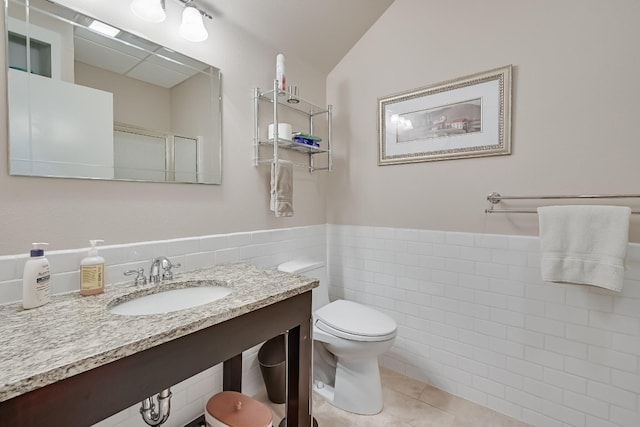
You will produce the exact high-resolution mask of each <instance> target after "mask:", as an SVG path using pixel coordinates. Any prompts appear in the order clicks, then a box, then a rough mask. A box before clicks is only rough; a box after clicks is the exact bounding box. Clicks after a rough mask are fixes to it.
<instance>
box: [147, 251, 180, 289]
mask: <svg viewBox="0 0 640 427" xmlns="http://www.w3.org/2000/svg"><path fill="white" fill-rule="evenodd" d="M178 267H180V264H179V263H177V264H173V263H172V262H171V261H169V258H167V257H165V256H159V257H156V258H154V259H153V261H151V268H150V269H149V283H160V282H161V281H163V280H171V279H173V271H171V269H172V268H178ZM160 269H162V272H160Z"/></svg>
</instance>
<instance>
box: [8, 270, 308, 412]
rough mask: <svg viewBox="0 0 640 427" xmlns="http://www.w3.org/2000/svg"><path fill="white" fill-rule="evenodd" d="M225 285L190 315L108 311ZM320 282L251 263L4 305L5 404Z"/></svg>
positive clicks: (183, 311)
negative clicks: (173, 292)
mask: <svg viewBox="0 0 640 427" xmlns="http://www.w3.org/2000/svg"><path fill="white" fill-rule="evenodd" d="M198 285H219V286H225V287H227V288H230V289H232V292H231V294H229V295H227V296H226V297H224V298H222V299H219V300H217V301H214V302H210V303H208V304H205V305H201V306H198V307H195V308H192V309H186V310H181V311H175V312H171V313H163V314H152V315H144V316H122V315H117V314H112V313H110V312H109V311H108V307H110V306H111V305H113V304H114V303H117V302H122V301H124V300H126V299H130V298H131V297H132V296H138V295H141V294H142V295H144V294H146V293H154V291H159V290H165V289H166V288H169V289H173V288H180V287H187V286H198ZM316 286H317V281H316V280H315V279H309V278H306V277H302V276H296V275H292V274H288V273H283V272H279V271H277V270H276V269H274V268H271V269H265V268H261V267H256V266H252V265H248V264H225V265H219V266H216V267H212V268H208V269H203V270H198V271H194V272H189V273H183V274H179V275H176V276H175V278H174V279H173V280H170V281H165V282H163V283H162V284H160V285H144V286H140V285H134V284H133V283H127V284H120V285H115V286H108V287H107V288H106V289H105V293H104V294H100V295H95V296H86V297H83V296H81V295H80V293H79V292H78V293H73V294H66V295H58V296H53V297H52V299H51V302H50V303H49V304H46V305H44V306H41V307H38V308H35V309H31V310H24V309H23V308H22V304H21V303H16V304H6V305H0V367H1V368H0V402H2V401H5V400H8V399H11V398H13V397H15V396H18V395H21V394H24V393H27V392H29V391H32V390H35V389H37V388H39V387H43V386H45V385H48V384H52V383H54V382H56V381H60V380H63V379H65V378H68V377H70V376H73V375H76V374H79V373H82V372H85V371H88V370H90V369H93V368H96V367H98V366H101V365H105V364H107V363H110V362H113V361H114V360H118V359H120V358H123V357H126V356H129V355H131V354H134V353H137V352H139V351H143V350H146V349H148V348H151V347H154V346H157V345H159V344H162V343H165V342H167V341H171V340H173V339H176V338H179V337H182V336H185V335H188V334H190V333H192V332H195V331H198V330H201V329H204V328H207V327H209V326H212V325H215V324H218V323H222V322H224V321H226V320H229V319H232V318H234V317H237V316H240V315H242V314H245V313H248V312H250V311H253V310H256V309H259V308H262V307H265V306H267V305H270V304H273V303H276V302H278V301H282V300H285V299H287V298H290V297H293V296H296V295H299V294H302V293H304V292H307V291H309V290H311V289H312V288H314V287H316Z"/></svg>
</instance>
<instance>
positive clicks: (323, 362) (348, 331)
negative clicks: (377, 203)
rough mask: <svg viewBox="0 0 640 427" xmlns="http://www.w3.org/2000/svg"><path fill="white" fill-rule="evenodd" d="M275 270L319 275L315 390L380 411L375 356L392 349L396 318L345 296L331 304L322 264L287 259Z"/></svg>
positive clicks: (358, 408) (341, 404)
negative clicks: (346, 298) (345, 298)
mask: <svg viewBox="0 0 640 427" xmlns="http://www.w3.org/2000/svg"><path fill="white" fill-rule="evenodd" d="M278 270H280V271H285V272H288V273H294V274H300V275H303V276H307V277H312V278H314V279H318V281H319V282H320V286H319V287H317V288H315V289H314V290H313V347H314V354H313V390H314V391H315V392H316V393H318V394H319V395H321V396H322V397H323V398H325V399H326V400H327V401H329V402H330V403H332V404H333V405H334V406H337V407H338V408H340V409H343V410H345V411H349V412H353V413H356V414H363V415H373V414H377V413H378V412H380V411H381V410H382V385H381V383H380V370H379V368H378V356H379V355H381V354H382V353H384V352H385V351H387V350H388V349H389V348H391V345H392V344H393V341H394V339H395V337H396V334H397V325H396V322H395V321H394V320H393V319H392V318H391V317H389V316H387V315H386V314H384V313H381V312H379V311H377V310H375V309H373V308H370V307H367V306H365V305H362V304H359V303H356V302H353V301H346V300H337V301H333V302H331V303H330V302H329V284H328V279H327V269H326V267H325V265H324V263H323V262H319V261H312V260H308V259H301V260H294V261H289V262H286V263H284V264H280V265H279V266H278Z"/></svg>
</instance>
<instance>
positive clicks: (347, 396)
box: [313, 357, 383, 415]
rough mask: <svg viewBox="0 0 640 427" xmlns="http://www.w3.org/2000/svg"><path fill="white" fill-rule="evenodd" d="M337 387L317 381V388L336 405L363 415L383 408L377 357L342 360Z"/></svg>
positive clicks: (318, 391) (338, 369) (337, 371)
mask: <svg viewBox="0 0 640 427" xmlns="http://www.w3.org/2000/svg"><path fill="white" fill-rule="evenodd" d="M335 381H336V382H335V387H332V386H331V385H329V384H324V383H320V382H317V381H316V382H314V385H313V390H314V391H315V392H316V393H317V394H318V395H320V396H321V397H323V398H324V399H325V400H326V401H327V402H329V403H330V404H332V405H333V406H335V407H337V408H340V409H342V410H344V411H347V412H352V413H355V414H360V415H375V414H378V413H379V412H380V411H382V407H383V402H382V383H381V381H380V370H379V368H378V359H377V358H370V357H369V358H349V359H347V360H340V359H338V363H337V366H336V376H335Z"/></svg>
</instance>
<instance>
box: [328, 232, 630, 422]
mask: <svg viewBox="0 0 640 427" xmlns="http://www.w3.org/2000/svg"><path fill="white" fill-rule="evenodd" d="M327 246H328V254H329V268H330V278H331V295H332V298H346V299H349V300H353V301H358V302H361V303H364V304H370V305H372V306H374V307H376V308H377V309H380V310H381V311H383V312H385V313H387V314H389V315H390V316H391V317H393V318H394V319H395V320H396V322H397V323H398V330H399V333H398V337H397V339H396V343H395V345H394V347H393V348H392V349H391V350H390V351H389V352H388V353H387V354H386V355H384V356H383V357H382V360H381V362H382V364H383V365H384V366H386V367H387V368H389V369H392V370H395V371H397V372H400V373H402V374H405V375H407V376H410V377H413V378H416V379H419V380H422V381H425V382H428V383H430V384H432V385H434V386H436V387H438V388H441V389H443V390H445V391H448V392H450V393H452V394H456V395H459V396H461V397H463V398H465V399H469V400H471V401H474V402H476V403H479V404H481V405H484V406H488V407H489V408H491V409H494V410H496V411H499V412H502V413H505V414H507V415H510V416H512V417H514V418H517V419H520V420H523V421H525V422H527V423H530V424H532V425H535V426H542V427H547V426H549V427H560V426H562V427H567V426H572V427H592V426H618V427H637V426H640V245H638V244H630V245H629V250H628V260H627V270H626V274H625V283H624V288H623V291H622V292H620V293H617V292H613V291H608V290H605V289H600V288H595V287H589V286H581V285H568V284H555V283H545V282H543V281H542V280H541V278H540V268H539V263H540V254H539V249H538V238H536V237H525V236H498V235H485V234H473V233H459V232H455V233H454V232H440V231H425V230H412V229H400V228H386V227H363V226H342V225H328V226H327Z"/></svg>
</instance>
